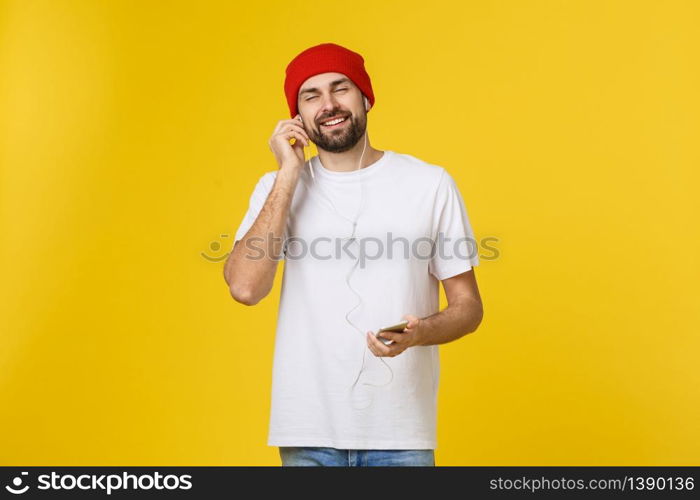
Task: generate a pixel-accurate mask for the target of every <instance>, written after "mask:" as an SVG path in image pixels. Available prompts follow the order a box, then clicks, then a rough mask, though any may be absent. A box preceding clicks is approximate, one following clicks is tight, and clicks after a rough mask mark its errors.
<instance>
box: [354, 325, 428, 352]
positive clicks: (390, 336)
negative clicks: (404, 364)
mask: <svg viewBox="0 0 700 500" xmlns="http://www.w3.org/2000/svg"><path fill="white" fill-rule="evenodd" d="M403 318H404V319H406V320H408V326H406V328H404V330H403V333H396V332H382V333H380V335H381V337H382V338H385V339H387V340H393V341H394V342H393V343H392V344H389V345H386V344H384V342H382V341H381V340H379V339H378V338H377V337H376V336H375V334H374V332H372V331H369V332H367V345H368V346H369V350H370V351H372V353H373V354H374V355H375V356H377V357H382V356H385V357H389V358H393V357H394V356H398V355H399V354H401V353H402V352H404V351H405V350H406V349H408V348H409V347H412V346H414V345H420V338H421V328H422V327H421V323H422V321H423V320H422V319H421V318H419V317H417V316H414V315H413V314H407V315H405V316H404V317H403Z"/></svg>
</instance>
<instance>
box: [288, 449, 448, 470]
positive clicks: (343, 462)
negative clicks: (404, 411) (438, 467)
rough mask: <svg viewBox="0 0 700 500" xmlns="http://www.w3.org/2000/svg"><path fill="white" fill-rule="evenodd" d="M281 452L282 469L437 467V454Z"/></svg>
mask: <svg viewBox="0 0 700 500" xmlns="http://www.w3.org/2000/svg"><path fill="white" fill-rule="evenodd" d="M279 449H280V458H281V459H282V466H292V467H296V466H310V465H316V466H318V465H321V466H333V467H396V466H421V465H422V466H435V450H340V449H337V448H321V447H299V446H280V447H279Z"/></svg>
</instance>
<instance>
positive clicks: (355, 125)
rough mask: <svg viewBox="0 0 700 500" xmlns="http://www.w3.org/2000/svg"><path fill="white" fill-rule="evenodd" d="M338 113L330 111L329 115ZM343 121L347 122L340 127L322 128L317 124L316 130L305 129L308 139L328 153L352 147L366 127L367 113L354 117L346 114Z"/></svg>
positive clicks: (339, 151)
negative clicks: (357, 117)
mask: <svg viewBox="0 0 700 500" xmlns="http://www.w3.org/2000/svg"><path fill="white" fill-rule="evenodd" d="M337 114H339V112H338V111H334V112H333V113H330V116H333V115H337ZM345 121H347V122H348V123H347V124H345V125H343V126H342V128H340V129H335V130H334V129H330V130H328V129H327V130H323V129H322V126H321V125H320V124H319V125H318V131H317V130H316V129H314V130H307V134H309V139H311V140H312V141H313V142H314V144H316V147H317V148H319V149H323V150H324V151H328V152H329V153H343V152H345V151H348V150H350V149H352V148H353V147H354V146H355V144H357V143H358V142H359V141H360V139H361V138H362V135H363V134H364V133H365V130H366V129H367V113H365V114H364V115H363V116H361V117H359V119H356V117H355V116H354V115H350V116H348V117H347V118H346V119H345Z"/></svg>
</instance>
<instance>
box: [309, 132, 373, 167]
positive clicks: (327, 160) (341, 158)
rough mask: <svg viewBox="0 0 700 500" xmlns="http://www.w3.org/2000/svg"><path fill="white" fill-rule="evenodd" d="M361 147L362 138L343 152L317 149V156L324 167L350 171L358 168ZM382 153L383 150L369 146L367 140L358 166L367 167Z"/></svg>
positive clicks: (362, 143)
mask: <svg viewBox="0 0 700 500" xmlns="http://www.w3.org/2000/svg"><path fill="white" fill-rule="evenodd" d="M363 147H364V139H363V140H360V141H358V143H357V144H355V146H354V147H353V148H352V149H350V150H348V151H345V152H343V153H331V152H329V151H325V150H323V149H319V150H318V156H319V159H320V160H321V163H322V164H323V167H324V168H326V169H328V170H332V171H334V172H350V171H352V170H357V169H358V166H359V162H360V157H361V156H362V148H363ZM383 155H384V151H381V150H379V149H374V148H373V147H372V146H370V144H369V140H368V141H367V149H365V154H364V156H362V166H361V167H360V168H365V167H368V166H369V165H371V164H373V163H375V162H376V161H378V160H379V159H380V158H381V157H382V156H383Z"/></svg>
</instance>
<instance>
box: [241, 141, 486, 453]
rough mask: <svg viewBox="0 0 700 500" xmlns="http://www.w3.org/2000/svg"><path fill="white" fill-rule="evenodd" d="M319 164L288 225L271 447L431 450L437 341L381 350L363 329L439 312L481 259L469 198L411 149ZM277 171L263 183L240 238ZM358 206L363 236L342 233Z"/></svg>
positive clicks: (299, 191) (302, 185)
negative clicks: (346, 167)
mask: <svg viewBox="0 0 700 500" xmlns="http://www.w3.org/2000/svg"><path fill="white" fill-rule="evenodd" d="M312 165H313V168H314V174H315V180H314V179H313V178H312V177H311V175H310V174H309V167H308V164H307V165H306V166H305V167H304V170H303V172H302V173H301V175H300V177H299V182H298V183H297V186H296V190H295V192H294V197H293V199H292V205H291V208H290V214H289V217H288V220H287V225H286V228H285V250H284V251H285V255H284V275H283V278H282V290H281V297H280V306H279V315H278V318H277V331H276V337H275V353H274V361H273V377H272V402H271V414H270V421H269V425H270V426H269V434H268V445H269V446H322V447H333V448H340V449H435V448H437V438H436V413H437V391H438V378H439V373H440V360H439V353H438V346H437V345H431V346H413V347H410V348H408V349H406V350H405V351H404V352H402V353H401V354H399V355H398V356H395V357H377V356H375V355H374V354H372V352H371V351H370V350H369V348H368V347H367V340H366V332H367V331H369V330H371V331H372V332H374V333H376V331H377V330H378V329H379V328H381V327H383V326H388V325H393V324H395V323H399V322H400V321H402V320H403V319H404V315H405V314H413V315H415V316H418V317H421V318H424V317H426V316H429V315H431V314H433V313H436V312H438V311H439V280H443V279H446V278H450V277H452V276H455V275H457V274H460V273H464V272H466V271H469V270H470V269H471V268H472V266H476V265H478V264H479V256H478V249H477V247H476V244H475V239H474V234H473V232H472V228H471V225H470V222H469V218H468V216H467V211H466V208H465V204H464V201H463V199H462V197H461V195H460V193H459V190H458V188H457V186H456V184H455V182H454V180H453V179H452V177H451V176H450V175H449V174H448V173H447V171H446V170H445V169H444V168H443V167H440V166H436V165H431V164H428V163H426V162H423V161H421V160H419V159H417V158H415V157H413V156H411V155H408V154H401V153H395V152H393V151H385V152H384V154H383V155H382V156H381V158H380V159H379V160H377V161H376V162H374V163H373V164H371V165H369V166H367V167H365V168H363V169H361V170H355V171H350V172H335V171H332V170H328V169H326V168H325V167H323V166H322V165H321V163H320V159H319V158H318V156H314V157H313V158H312ZM276 175H277V171H271V172H267V173H265V174H264V175H263V176H262V177H261V178H260V180H259V181H258V183H257V185H256V186H255V190H254V192H253V194H252V196H251V198H250V206H249V208H248V212H247V213H246V215H245V217H244V218H243V221H242V222H241V224H240V226H239V228H238V231H237V232H236V240H239V239H241V238H243V237H244V236H245V234H246V232H247V231H248V230H249V229H250V227H251V226H252V224H253V222H254V221H255V219H256V217H257V215H258V213H259V212H260V210H261V208H262V206H263V204H264V203H265V200H266V199H267V195H268V194H269V192H270V191H271V189H272V185H273V183H274V181H275V177H276ZM360 181H362V182H361V183H360ZM359 209H362V210H361V213H360V216H359V219H358V220H357V226H356V233H355V237H356V238H357V239H356V240H355V241H346V240H343V238H347V237H349V236H351V235H352V233H353V224H352V221H353V220H355V217H356V215H357V213H358V210H359ZM440 234H442V235H443V236H444V237H445V240H442V241H443V242H445V243H443V244H438V242H439V241H440V237H439V235H440ZM448 238H449V239H448ZM460 238H461V242H459V239H460ZM402 239H404V240H402ZM392 241H393V245H392V244H391V242H392ZM259 246H260V245H259ZM390 249H391V250H392V251H391V252H390V251H389V250H390ZM431 251H434V253H433V256H432V257H431ZM349 273H350V276H349V278H348V274H349ZM346 278H347V281H346ZM358 295H359V297H358ZM346 314H347V320H346ZM392 372H393V378H392ZM358 376H359V378H358Z"/></svg>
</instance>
